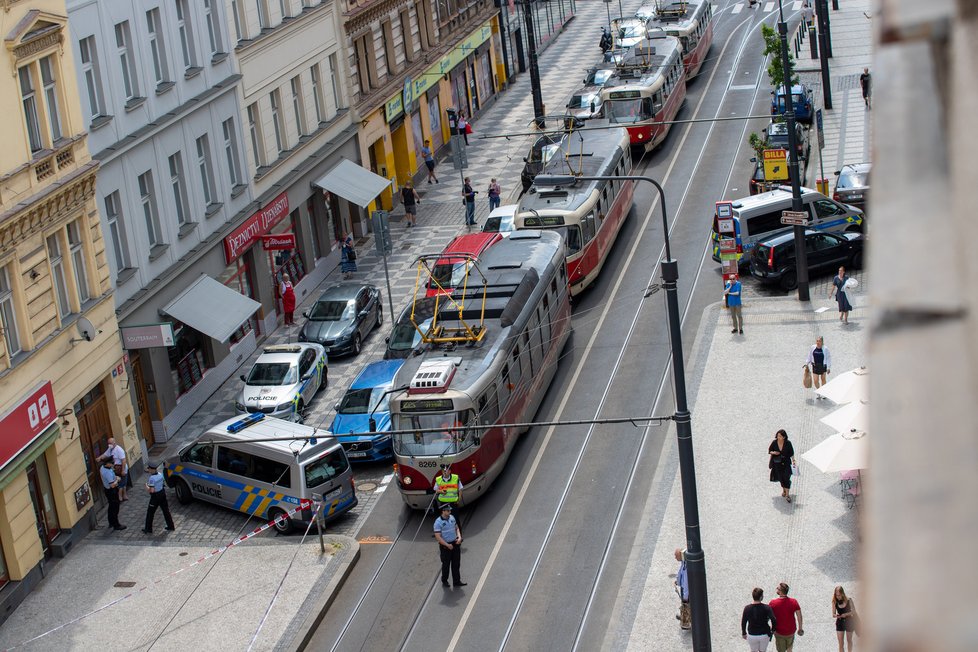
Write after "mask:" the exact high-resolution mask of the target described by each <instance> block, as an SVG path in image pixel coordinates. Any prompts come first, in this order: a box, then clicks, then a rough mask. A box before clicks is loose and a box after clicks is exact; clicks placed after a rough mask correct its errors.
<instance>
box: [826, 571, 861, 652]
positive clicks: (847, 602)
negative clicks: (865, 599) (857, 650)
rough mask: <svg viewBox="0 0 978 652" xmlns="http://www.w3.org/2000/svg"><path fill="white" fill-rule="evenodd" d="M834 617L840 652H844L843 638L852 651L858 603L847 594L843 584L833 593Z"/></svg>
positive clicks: (850, 651) (857, 616)
mask: <svg viewBox="0 0 978 652" xmlns="http://www.w3.org/2000/svg"><path fill="white" fill-rule="evenodd" d="M832 617H833V618H835V635H836V637H837V638H838V639H839V652H844V650H843V649H842V643H843V639H845V643H846V646H847V648H848V650H849V652H852V634H853V632H855V631H856V623H857V622H858V620H859V614H858V613H857V612H856V604H855V603H854V602H853V601H852V598H849V597H847V596H846V591H845V589H843V588H842V587H841V586H837V587H835V591H834V592H833V593H832Z"/></svg>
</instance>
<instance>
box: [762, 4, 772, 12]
mask: <svg viewBox="0 0 978 652" xmlns="http://www.w3.org/2000/svg"><path fill="white" fill-rule="evenodd" d="M764 11H765V12H770V11H774V3H773V2H768V3H766V4H765V5H764Z"/></svg>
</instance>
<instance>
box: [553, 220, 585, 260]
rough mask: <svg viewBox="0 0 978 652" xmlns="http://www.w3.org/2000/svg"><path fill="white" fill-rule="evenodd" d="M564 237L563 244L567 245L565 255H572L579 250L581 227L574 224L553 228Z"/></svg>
mask: <svg viewBox="0 0 978 652" xmlns="http://www.w3.org/2000/svg"><path fill="white" fill-rule="evenodd" d="M554 231H556V232H557V233H559V234H560V235H562V236H563V237H564V244H565V245H566V247H567V255H568V256H573V255H574V254H576V253H577V252H579V251H580V250H581V227H579V226H577V225H576V224H571V225H568V226H560V227H557V228H556V229H554Z"/></svg>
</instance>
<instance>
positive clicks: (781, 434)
mask: <svg viewBox="0 0 978 652" xmlns="http://www.w3.org/2000/svg"><path fill="white" fill-rule="evenodd" d="M767 453H768V455H769V457H770V461H769V462H768V468H769V469H771V482H780V483H781V496H782V497H783V498H784V499H785V500H786V501H788V502H789V503H790V502H791V496H789V495H788V492H789V490H790V489H791V467H792V465H793V464H794V463H795V447H794V446H792V445H791V442H790V441H788V433H787V432H786V431H785V430H784V428H782V429H781V430H779V431H778V432H777V433H776V434H775V435H774V441H772V442H771V445H770V446H768V447H767Z"/></svg>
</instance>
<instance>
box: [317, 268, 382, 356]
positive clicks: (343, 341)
mask: <svg viewBox="0 0 978 652" xmlns="http://www.w3.org/2000/svg"><path fill="white" fill-rule="evenodd" d="M302 314H303V315H304V316H305V317H306V318H307V321H306V323H305V324H303V326H302V330H301V331H300V332H299V341H300V342H318V343H319V344H322V345H323V346H324V347H325V348H326V353H327V354H328V355H331V356H332V355H343V354H345V353H352V354H353V355H356V354H358V353H360V349H361V348H362V347H363V340H364V339H365V338H366V337H367V335H369V334H370V331H372V330H373V329H374V328H375V327H377V326H380V325H381V324H383V323H384V310H383V305H382V301H381V298H380V290H378V289H377V288H375V287H374V286H372V285H362V284H360V283H338V284H336V285H333V286H332V287H329V288H327V289H326V291H325V292H323V293H322V295H321V296H320V297H319V299H318V300H317V301H316V303H314V304H312V308H310V309H309V310H308V311H306V312H304V313H302Z"/></svg>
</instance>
